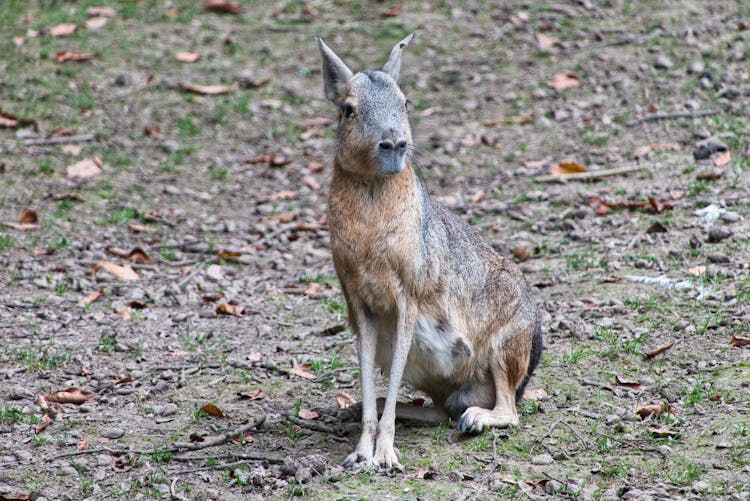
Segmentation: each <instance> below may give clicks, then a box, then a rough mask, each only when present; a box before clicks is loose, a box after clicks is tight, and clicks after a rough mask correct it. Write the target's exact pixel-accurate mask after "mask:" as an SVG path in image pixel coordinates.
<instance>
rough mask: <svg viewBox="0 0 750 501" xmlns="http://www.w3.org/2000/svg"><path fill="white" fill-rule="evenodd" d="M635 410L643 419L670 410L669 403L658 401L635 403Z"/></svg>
mask: <svg viewBox="0 0 750 501" xmlns="http://www.w3.org/2000/svg"><path fill="white" fill-rule="evenodd" d="M633 412H634V413H635V414H637V415H639V416H640V417H641V419H646V418H647V417H649V416H651V415H654V416H659V415H661V414H663V413H664V412H669V405H667V404H665V403H658V404H648V405H637V404H636V405H635V407H634V408H633Z"/></svg>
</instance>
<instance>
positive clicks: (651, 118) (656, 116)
mask: <svg viewBox="0 0 750 501" xmlns="http://www.w3.org/2000/svg"><path fill="white" fill-rule="evenodd" d="M719 113H721V112H720V111H719V110H702V111H693V112H689V111H688V112H679V113H653V114H651V115H646V116H645V117H641V118H636V119H634V120H628V121H627V122H625V125H627V126H628V127H633V126H636V125H640V124H642V123H645V122H657V121H659V120H676V119H678V118H699V117H708V116H711V115H718V114H719Z"/></svg>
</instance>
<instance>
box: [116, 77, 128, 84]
mask: <svg viewBox="0 0 750 501" xmlns="http://www.w3.org/2000/svg"><path fill="white" fill-rule="evenodd" d="M127 84H128V77H127V75H117V77H115V85H117V86H118V87H125V86H126V85H127Z"/></svg>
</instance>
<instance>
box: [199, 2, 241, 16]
mask: <svg viewBox="0 0 750 501" xmlns="http://www.w3.org/2000/svg"><path fill="white" fill-rule="evenodd" d="M203 8H204V9H206V10H207V11H210V12H217V13H219V14H239V13H240V11H242V6H241V5H240V4H239V3H235V2H228V1H227V0H206V1H205V2H203Z"/></svg>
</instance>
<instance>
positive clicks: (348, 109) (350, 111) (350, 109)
mask: <svg viewBox="0 0 750 501" xmlns="http://www.w3.org/2000/svg"><path fill="white" fill-rule="evenodd" d="M342 111H343V112H344V116H345V117H346V118H350V117H351V116H352V115H354V106H352V105H351V104H349V103H346V104H345V105H344V107H343V110H342Z"/></svg>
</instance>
